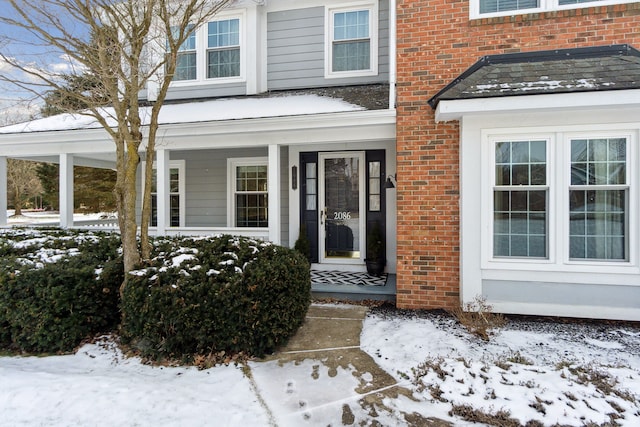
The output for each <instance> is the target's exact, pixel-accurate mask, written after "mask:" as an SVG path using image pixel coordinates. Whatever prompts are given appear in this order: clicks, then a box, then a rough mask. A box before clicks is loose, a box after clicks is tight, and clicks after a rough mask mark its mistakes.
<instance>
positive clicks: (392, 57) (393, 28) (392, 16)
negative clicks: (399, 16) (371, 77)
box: [389, 0, 396, 110]
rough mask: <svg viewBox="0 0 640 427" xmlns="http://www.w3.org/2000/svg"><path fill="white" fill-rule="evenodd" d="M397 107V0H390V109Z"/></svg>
mask: <svg viewBox="0 0 640 427" xmlns="http://www.w3.org/2000/svg"><path fill="white" fill-rule="evenodd" d="M395 108H396V0H389V109H391V110H395Z"/></svg>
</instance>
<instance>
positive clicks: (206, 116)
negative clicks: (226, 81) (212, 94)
mask: <svg viewBox="0 0 640 427" xmlns="http://www.w3.org/2000/svg"><path fill="white" fill-rule="evenodd" d="M150 109H151V107H142V108H141V116H142V118H143V125H146V124H148V117H149V114H150ZM364 109H365V108H363V107H361V106H359V105H354V104H351V103H348V102H346V101H344V100H342V99H335V98H330V97H326V96H318V95H314V94H303V95H290V94H288V95H279V96H271V97H251V98H249V97H247V98H228V99H216V100H208V101H192V102H183V103H168V104H165V105H164V106H163V107H162V109H161V110H160V117H159V123H160V124H161V125H167V124H185V123H200V122H211V121H222V120H239V119H249V118H267V117H286V116H301V115H309V114H326V113H340V112H347V111H360V110H364ZM102 114H103V116H104V117H106V118H107V119H108V121H109V122H110V123H112V125H113V126H115V124H116V121H115V119H114V118H113V109H112V108H110V107H106V108H104V109H102ZM99 128H101V125H100V124H99V123H98V122H97V121H96V120H95V119H94V118H93V117H91V116H88V115H84V114H71V113H65V114H58V115H55V116H51V117H45V118H42V119H36V120H32V121H29V122H25V123H19V124H15V125H10V126H5V127H1V128H0V134H19V133H20V134H24V133H33V132H52V131H68V130H79V129H99Z"/></svg>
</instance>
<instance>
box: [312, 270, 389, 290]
mask: <svg viewBox="0 0 640 427" xmlns="http://www.w3.org/2000/svg"><path fill="white" fill-rule="evenodd" d="M311 283H312V284H313V285H362V286H384V285H385V284H386V283H387V273H384V274H382V275H381V276H380V277H377V276H371V275H369V274H367V273H360V272H354V271H317V270H311Z"/></svg>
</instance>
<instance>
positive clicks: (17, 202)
mask: <svg viewBox="0 0 640 427" xmlns="http://www.w3.org/2000/svg"><path fill="white" fill-rule="evenodd" d="M13 208H14V209H15V210H16V211H15V213H14V215H15V216H19V215H22V197H21V196H20V192H19V191H18V190H17V189H16V190H15V191H14V195H13Z"/></svg>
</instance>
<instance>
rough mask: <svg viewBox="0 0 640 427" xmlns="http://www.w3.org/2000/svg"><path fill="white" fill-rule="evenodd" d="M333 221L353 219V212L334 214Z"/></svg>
mask: <svg viewBox="0 0 640 427" xmlns="http://www.w3.org/2000/svg"><path fill="white" fill-rule="evenodd" d="M333 219H336V220H344V219H351V212H334V213H333Z"/></svg>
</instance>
